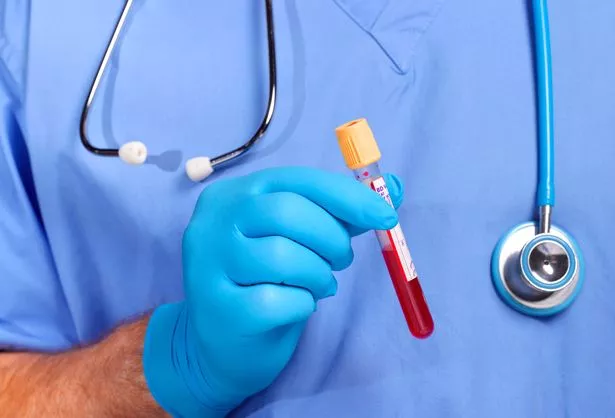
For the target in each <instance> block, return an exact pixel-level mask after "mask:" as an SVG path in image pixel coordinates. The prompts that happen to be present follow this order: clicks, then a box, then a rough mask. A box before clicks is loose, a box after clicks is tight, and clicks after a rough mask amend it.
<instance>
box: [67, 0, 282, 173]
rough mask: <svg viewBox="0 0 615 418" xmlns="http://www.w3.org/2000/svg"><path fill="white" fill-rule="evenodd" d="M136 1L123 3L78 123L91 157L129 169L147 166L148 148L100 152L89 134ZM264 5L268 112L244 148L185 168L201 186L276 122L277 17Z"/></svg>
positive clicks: (126, 147) (133, 145)
mask: <svg viewBox="0 0 615 418" xmlns="http://www.w3.org/2000/svg"><path fill="white" fill-rule="evenodd" d="M133 3H134V0H126V1H125V2H124V7H123V8H122V12H121V13H120V16H119V17H118V19H117V22H116V24H115V27H114V29H113V33H112V34H111V37H110V38H109V41H108V43H107V47H106V49H105V53H104V54H103V57H102V59H101V61H100V63H99V65H98V69H97V70H96V75H95V77H94V79H93V80H92V84H91V85H90V89H89V91H88V94H87V97H86V99H85V102H84V104H83V108H82V111H81V119H80V122H79V136H80V138H81V143H82V144H83V146H84V148H85V149H86V150H88V151H89V152H91V153H92V154H95V155H98V156H103V157H119V158H120V160H122V161H123V162H125V163H126V164H129V165H141V164H143V163H145V161H146V160H147V155H148V152H147V147H146V146H145V144H144V143H143V142H140V141H133V142H128V143H126V144H124V145H122V146H121V147H120V148H119V149H117V148H98V147H96V146H94V145H92V142H91V141H90V139H89V136H88V132H87V125H88V123H87V122H88V116H89V113H90V109H91V107H92V104H93V102H94V99H95V98H96V95H97V92H98V89H99V87H100V83H101V80H102V78H103V76H104V74H105V71H106V69H107V66H108V64H109V60H110V59H111V56H112V55H113V51H114V50H115V46H116V44H117V41H118V39H119V37H120V34H121V33H122V30H123V28H124V26H125V23H126V18H127V17H128V14H129V12H130V9H131V8H132V5H133ZM264 3H265V14H266V18H267V48H268V57H269V99H268V102H267V108H266V109H265V112H264V115H263V118H262V121H261V123H260V125H259V126H258V128H257V129H256V132H255V133H254V135H252V137H251V138H250V139H249V140H248V141H247V142H245V143H244V144H243V145H241V146H239V147H237V148H235V149H233V150H231V151H228V152H226V153H223V154H221V155H218V156H216V157H213V158H209V157H194V158H191V159H189V160H188V161H187V162H186V165H185V171H186V175H187V176H188V177H189V178H190V179H191V180H192V181H194V182H200V181H203V180H204V179H206V178H207V177H208V176H209V175H211V174H212V173H213V172H214V170H215V168H216V167H218V166H220V165H223V164H226V163H229V162H231V161H235V160H237V159H238V158H239V157H241V156H242V155H244V154H245V153H246V152H248V151H249V150H250V149H252V147H253V146H254V144H256V142H257V141H258V140H259V139H261V138H262V137H263V136H264V135H265V133H266V132H267V129H268V128H269V125H270V124H271V120H272V119H273V114H274V112H275V106H276V99H277V61H276V46H275V29H274V15H273V3H272V0H264Z"/></svg>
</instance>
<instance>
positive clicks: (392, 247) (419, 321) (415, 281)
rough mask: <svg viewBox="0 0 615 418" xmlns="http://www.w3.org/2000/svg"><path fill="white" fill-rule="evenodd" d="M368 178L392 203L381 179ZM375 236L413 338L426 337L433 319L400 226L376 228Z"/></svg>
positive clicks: (371, 185) (430, 330) (431, 329)
mask: <svg viewBox="0 0 615 418" xmlns="http://www.w3.org/2000/svg"><path fill="white" fill-rule="evenodd" d="M370 180H371V181H370V183H371V184H370V187H371V188H372V189H373V190H374V191H376V192H377V193H378V194H380V196H382V197H383V198H384V199H385V200H386V201H387V202H388V203H389V204H390V205H391V206H393V203H392V202H391V197H390V196H389V192H388V189H387V187H386V183H385V181H384V178H382V177H376V178H373V179H370ZM376 236H377V237H378V241H379V242H380V246H381V248H382V255H383V257H384V262H385V264H386V266H387V270H388V271H389V275H390V276H391V281H392V282H393V287H394V288H395V293H396V294H397V299H398V300H399V304H400V305H401V310H402V312H403V313H404V317H405V318H406V323H407V324H408V328H409V329H410V332H411V333H412V335H414V336H415V337H416V338H427V337H429V336H430V335H431V334H432V333H433V330H434V322H433V318H432V316H431V312H430V311H429V307H428V306H427V301H426V300H425V295H424V294H423V289H422V288H421V284H420V282H419V278H418V275H417V273H416V269H415V267H414V262H413V261H412V257H411V256H410V251H409V250H408V245H407V243H406V238H405V237H404V233H403V231H402V229H401V227H400V225H399V224H397V225H395V227H393V229H390V230H388V231H376Z"/></svg>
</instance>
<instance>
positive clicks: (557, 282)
mask: <svg viewBox="0 0 615 418" xmlns="http://www.w3.org/2000/svg"><path fill="white" fill-rule="evenodd" d="M491 270H492V277H493V282H494V285H495V288H496V290H497V292H498V293H499V295H500V297H501V298H502V299H503V300H504V302H506V303H507V304H508V305H509V306H510V307H512V308H514V309H516V310H517V311H519V312H522V313H524V314H526V315H531V316H550V315H555V314H557V313H559V312H561V311H563V310H564V309H566V308H567V307H568V306H570V304H571V303H572V302H573V301H574V299H575V298H576V296H577V294H578V293H579V291H580V289H581V287H582V284H583V279H584V271H583V259H582V255H581V252H580V249H579V247H578V245H577V244H576V242H575V240H574V239H573V238H572V237H571V236H570V235H568V234H567V233H566V232H564V231H563V230H562V229H560V228H558V227H556V226H553V225H552V226H551V227H550V229H549V232H546V233H538V224H537V223H534V222H528V223H524V224H521V225H518V226H517V227H515V228H513V229H512V230H510V231H509V232H508V233H507V234H505V235H504V236H503V237H502V238H501V239H500V241H499V242H498V244H497V246H496V248H495V250H494V252H493V256H492V259H491Z"/></svg>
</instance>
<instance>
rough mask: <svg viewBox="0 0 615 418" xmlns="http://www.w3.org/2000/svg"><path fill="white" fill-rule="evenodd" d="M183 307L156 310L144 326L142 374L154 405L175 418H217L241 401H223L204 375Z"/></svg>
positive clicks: (179, 304)
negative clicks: (157, 404)
mask: <svg viewBox="0 0 615 418" xmlns="http://www.w3.org/2000/svg"><path fill="white" fill-rule="evenodd" d="M202 366H203V361H202V359H201V358H200V356H199V349H198V346H197V344H196V342H195V341H194V336H193V335H192V332H191V330H190V324H189V321H188V315H187V309H186V305H185V303H183V302H182V303H177V304H168V305H163V306H160V307H159V308H157V309H156V310H155V311H154V313H153V314H152V316H151V318H150V321H149V323H148V326H147V332H146V335H145V343H144V349H143V370H144V374H145V379H146V381H147V385H148V388H149V390H150V392H151V393H152V396H153V397H154V399H156V402H158V403H159V404H160V406H161V407H162V408H164V409H165V410H166V411H167V412H168V413H169V414H171V415H173V416H175V417H186V418H190V417H207V418H221V417H224V416H226V415H227V414H228V413H229V412H230V411H231V410H232V409H234V407H235V406H237V405H238V404H239V403H240V402H241V401H242V400H241V399H240V400H224V401H221V400H220V399H223V398H224V395H223V394H217V393H214V392H213V391H212V389H211V387H210V386H209V384H208V383H207V376H205V375H204V370H203V367H202Z"/></svg>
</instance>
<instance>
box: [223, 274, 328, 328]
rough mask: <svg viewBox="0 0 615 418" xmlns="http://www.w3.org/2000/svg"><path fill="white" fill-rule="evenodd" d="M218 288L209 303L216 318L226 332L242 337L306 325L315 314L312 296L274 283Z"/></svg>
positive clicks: (229, 284)
mask: <svg viewBox="0 0 615 418" xmlns="http://www.w3.org/2000/svg"><path fill="white" fill-rule="evenodd" d="M219 286H221V287H224V289H220V288H219V291H218V292H216V300H215V301H212V303H213V304H215V305H216V306H212V308H213V309H215V312H216V313H215V315H216V317H217V319H219V321H221V323H223V324H224V325H225V328H226V329H227V330H228V331H229V332H233V333H235V332H237V333H239V334H241V335H243V336H249V335H253V334H260V333H263V332H266V331H270V330H273V329H275V328H277V327H280V326H284V325H289V324H294V323H300V322H302V321H306V320H307V319H308V318H309V317H310V316H311V315H312V313H314V311H315V310H316V301H315V300H314V298H313V297H312V294H311V293H310V292H309V291H307V290H305V289H302V288H300V287H293V286H285V285H279V284H273V283H264V284H257V285H253V286H239V285H237V284H235V283H233V282H231V281H225V282H224V283H220V284H219ZM221 290H223V291H221Z"/></svg>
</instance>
